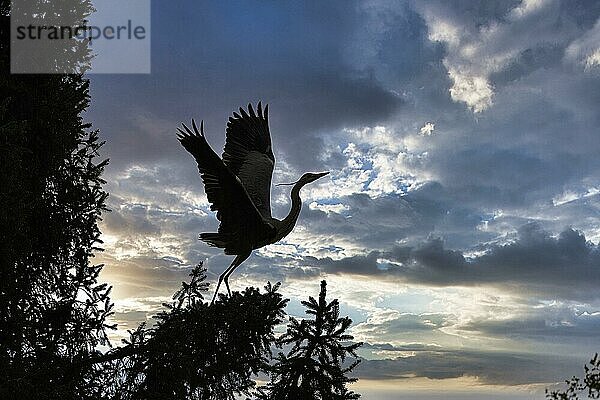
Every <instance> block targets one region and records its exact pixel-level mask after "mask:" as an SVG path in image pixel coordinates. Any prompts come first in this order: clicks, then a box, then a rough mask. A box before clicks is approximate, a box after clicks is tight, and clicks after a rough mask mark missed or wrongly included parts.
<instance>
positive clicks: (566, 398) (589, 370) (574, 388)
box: [546, 353, 600, 400]
mask: <svg viewBox="0 0 600 400" xmlns="http://www.w3.org/2000/svg"><path fill="white" fill-rule="evenodd" d="M583 369H584V371H585V376H584V377H583V379H581V378H578V377H576V376H574V377H572V378H571V379H569V380H567V381H565V382H566V384H567V388H566V389H564V390H554V391H549V390H547V389H546V398H547V399H551V400H576V399H578V398H579V397H578V395H579V394H584V395H587V397H588V398H590V399H600V358H599V357H598V353H596V354H595V355H594V358H592V359H591V360H590V362H589V364H588V365H584V367H583Z"/></svg>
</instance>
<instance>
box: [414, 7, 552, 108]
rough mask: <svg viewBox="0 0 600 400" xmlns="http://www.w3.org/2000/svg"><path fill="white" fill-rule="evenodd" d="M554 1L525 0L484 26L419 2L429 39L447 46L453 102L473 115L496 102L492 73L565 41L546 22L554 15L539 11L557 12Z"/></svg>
mask: <svg viewBox="0 0 600 400" xmlns="http://www.w3.org/2000/svg"><path fill="white" fill-rule="evenodd" d="M555 4H556V1H555V0H524V1H523V2H521V4H519V5H518V6H516V7H515V8H513V9H512V10H511V11H510V12H509V13H508V15H507V18H506V20H504V21H491V22H489V23H487V24H486V25H483V26H479V25H476V24H474V21H471V20H470V21H468V22H464V21H461V20H459V18H451V17H450V16H451V15H452V12H448V11H449V10H445V9H440V8H436V7H428V6H427V4H418V5H417V7H418V8H420V12H421V13H422V15H423V17H424V19H425V21H426V23H427V26H428V29H429V39H430V40H432V41H438V42H442V43H445V44H446V46H447V55H446V57H445V58H444V60H443V62H444V65H445V66H446V68H447V70H448V75H449V77H450V79H451V80H452V87H451V88H450V96H451V98H452V100H454V101H455V102H462V103H465V104H466V105H467V107H469V108H470V109H471V110H472V111H473V112H474V113H480V112H483V111H485V110H486V109H488V108H490V107H491V106H492V105H493V100H494V93H495V90H497V89H496V88H494V87H493V85H492V84H491V82H490V76H491V74H493V73H494V72H498V71H500V70H502V69H503V68H505V67H506V66H507V65H508V64H509V63H510V62H512V61H513V60H515V59H516V57H517V56H518V55H519V54H520V53H521V52H522V51H524V50H527V49H530V48H533V47H535V46H537V45H541V44H544V43H547V42H551V41H553V40H556V41H560V40H564V38H563V37H560V35H558V33H557V32H556V28H555V26H554V25H553V24H551V23H550V22H548V21H551V20H552V19H551V18H540V15H539V14H540V13H543V12H554V8H556V7H553V6H554V5H555Z"/></svg>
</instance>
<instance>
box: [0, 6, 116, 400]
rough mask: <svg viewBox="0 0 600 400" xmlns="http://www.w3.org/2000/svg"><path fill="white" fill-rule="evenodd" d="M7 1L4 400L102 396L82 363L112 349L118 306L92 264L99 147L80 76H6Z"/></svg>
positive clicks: (1, 285)
mask: <svg viewBox="0 0 600 400" xmlns="http://www.w3.org/2000/svg"><path fill="white" fill-rule="evenodd" d="M9 3H10V2H9V1H7V0H1V2H0V13H1V15H0V27H1V29H0V32H1V36H0V171H2V174H1V175H0V188H1V189H0V256H1V260H2V265H1V267H0V343H1V346H0V371H2V372H1V373H0V398H2V399H10V398H31V399H33V398H35V399H46V398H47V399H57V398H60V399H70V398H73V399H75V398H76V399H85V398H97V396H96V394H97V392H98V390H99V389H98V387H97V386H96V385H95V376H96V374H97V373H98V369H97V367H96V366H94V365H93V364H85V363H82V361H83V360H85V359H88V358H89V357H91V356H93V355H95V354H96V353H97V346H98V345H99V344H107V337H106V333H105V328H106V318H107V316H108V315H109V314H110V312H111V307H112V306H111V304H110V301H109V297H108V294H109V288H108V287H107V286H106V285H103V284H98V281H97V278H98V274H99V273H100V270H101V268H102V266H101V265H96V266H93V265H90V262H89V261H90V257H92V253H93V252H94V251H96V250H98V249H97V245H98V244H99V243H100V240H99V236H100V231H99V230H98V226H97V221H98V219H99V217H100V213H101V211H102V210H103V209H104V208H105V206H104V204H105V199H106V196H107V194H106V193H105V192H104V191H103V190H102V184H103V183H104V181H103V180H102V178H101V174H102V171H103V168H104V166H105V165H106V161H104V162H96V158H97V156H98V150H99V148H100V147H101V145H102V143H101V142H100V141H99V139H98V133H97V132H96V131H93V130H90V124H87V123H85V122H84V121H83V119H82V116H81V113H82V112H83V111H84V110H85V109H86V108H87V106H88V105H89V92H88V89H89V86H88V81H87V80H85V79H83V77H82V76H81V75H11V74H10V69H9V68H10V67H9V53H10V51H9V45H10V43H9V41H10V38H9V28H8V27H9V17H8V13H9ZM59 3H61V4H60V6H61V7H62V6H64V7H69V6H72V5H69V4H67V2H59ZM88 4H89V2H87V1H84V2H82V3H80V4H78V6H77V7H81V8H80V9H78V11H84V10H85V8H86V7H87V5H88ZM56 7H59V5H58V3H57V5H56ZM55 11H57V12H59V11H60V9H59V8H57V9H56V10H55Z"/></svg>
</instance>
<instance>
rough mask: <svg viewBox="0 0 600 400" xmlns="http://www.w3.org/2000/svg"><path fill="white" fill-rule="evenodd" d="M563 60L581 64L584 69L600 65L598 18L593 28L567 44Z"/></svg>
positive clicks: (599, 23)
mask: <svg viewBox="0 0 600 400" xmlns="http://www.w3.org/2000/svg"><path fill="white" fill-rule="evenodd" d="M565 60H566V61H567V62H571V63H575V64H579V65H582V66H583V67H584V68H585V69H586V70H591V69H593V68H597V67H599V66H600V20H598V21H597V22H596V24H595V25H594V27H593V28H591V29H590V30H589V31H587V32H586V33H584V34H583V35H582V36H581V37H580V38H578V39H576V40H574V41H573V42H571V43H570V44H569V47H567V49H566V50H565Z"/></svg>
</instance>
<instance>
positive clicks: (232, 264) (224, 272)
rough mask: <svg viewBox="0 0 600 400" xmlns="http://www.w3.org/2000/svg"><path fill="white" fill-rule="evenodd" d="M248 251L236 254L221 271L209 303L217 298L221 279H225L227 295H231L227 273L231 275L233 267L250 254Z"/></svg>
mask: <svg viewBox="0 0 600 400" xmlns="http://www.w3.org/2000/svg"><path fill="white" fill-rule="evenodd" d="M250 253H251V252H248V253H245V254H240V255H238V256H237V257H236V258H235V259H234V260H233V262H232V263H231V265H230V266H229V267H227V269H226V270H225V271H223V273H222V274H221V275H219V281H218V283H217V288H216V289H215V294H214V295H213V298H212V301H211V302H210V304H211V305H212V304H213V303H214V302H215V299H216V298H217V293H219V287H221V282H223V280H225V286H226V287H227V292H228V293H229V296H231V290H229V282H227V278H229V275H231V273H232V272H233V270H234V269H236V268H237V267H238V266H239V265H240V264H241V263H243V262H244V261H245V260H246V259H247V258H248V257H249V256H250Z"/></svg>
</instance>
